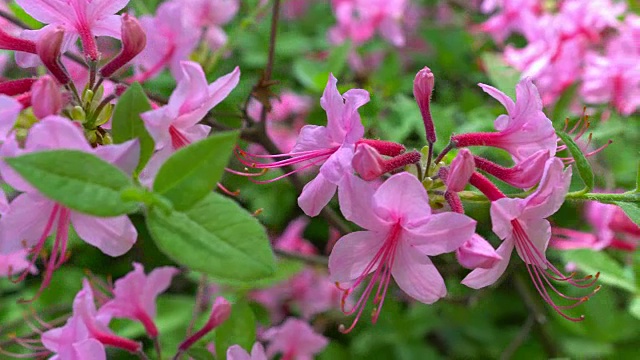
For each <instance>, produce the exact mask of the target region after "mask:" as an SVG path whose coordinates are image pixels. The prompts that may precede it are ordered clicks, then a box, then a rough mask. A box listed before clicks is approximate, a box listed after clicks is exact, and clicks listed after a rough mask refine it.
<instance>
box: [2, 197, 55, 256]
mask: <svg viewBox="0 0 640 360" xmlns="http://www.w3.org/2000/svg"><path fill="white" fill-rule="evenodd" d="M54 205H55V204H54V202H52V201H51V200H49V199H47V198H45V197H43V196H41V195H39V194H37V193H23V194H20V195H18V196H17V197H16V198H15V199H13V201H12V202H11V203H10V204H9V211H8V212H7V213H6V214H4V215H3V216H2V218H0V253H3V254H9V253H13V252H15V251H19V250H22V249H24V248H25V246H26V247H31V246H34V245H35V244H36V243H37V242H38V240H39V239H40V237H42V236H43V232H44V230H45V228H46V225H47V223H48V222H49V221H50V220H51V219H50V217H51V214H52V212H53V207H54ZM49 233H51V231H49ZM46 235H49V234H46ZM23 241H24V244H23Z"/></svg>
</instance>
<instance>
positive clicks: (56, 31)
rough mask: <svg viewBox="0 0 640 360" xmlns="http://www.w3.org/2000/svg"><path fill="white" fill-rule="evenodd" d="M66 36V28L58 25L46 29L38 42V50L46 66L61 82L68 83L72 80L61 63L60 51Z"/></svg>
mask: <svg viewBox="0 0 640 360" xmlns="http://www.w3.org/2000/svg"><path fill="white" fill-rule="evenodd" d="M63 38H64V28H63V27H62V26H56V27H53V28H49V29H47V30H44V32H43V34H42V35H40V38H39V39H38V42H37V43H36V51H37V53H38V56H39V57H40V60H42V63H43V64H44V66H45V67H46V68H47V69H48V70H49V72H51V74H52V75H53V77H55V78H56V80H58V82H59V83H60V84H63V85H65V84H68V83H69V81H71V78H69V74H67V71H66V70H65V69H64V68H63V67H62V64H61V63H60V51H61V49H62V41H63Z"/></svg>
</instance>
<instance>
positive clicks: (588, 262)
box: [563, 249, 637, 292]
mask: <svg viewBox="0 0 640 360" xmlns="http://www.w3.org/2000/svg"><path fill="white" fill-rule="evenodd" d="M563 256H564V258H565V259H566V261H571V262H573V263H575V264H576V265H577V266H578V268H579V269H581V270H582V271H584V272H586V273H588V274H592V275H595V274H596V273H598V272H599V273H600V278H599V280H600V281H601V282H602V283H605V284H609V285H612V286H615V287H618V288H621V289H624V290H627V291H630V292H636V291H637V287H636V284H635V282H634V281H633V279H632V278H629V275H628V274H627V273H626V272H625V270H624V269H623V268H622V267H621V266H620V264H618V262H616V260H614V259H613V258H611V257H610V256H609V255H607V254H606V253H605V252H598V251H593V250H591V249H577V250H570V251H565V252H564V253H563Z"/></svg>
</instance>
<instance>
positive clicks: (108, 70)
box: [100, 14, 147, 77]
mask: <svg viewBox="0 0 640 360" xmlns="http://www.w3.org/2000/svg"><path fill="white" fill-rule="evenodd" d="M121 20H122V50H120V53H119V54H118V55H116V57H114V58H113V59H112V60H111V61H110V62H109V63H108V64H106V65H105V66H103V67H102V69H100V75H102V77H109V76H111V75H113V73H114V72H116V71H117V70H118V69H120V68H121V67H123V66H124V65H126V64H127V63H128V62H129V61H131V60H133V58H135V57H136V56H137V55H138V54H140V52H142V50H144V48H145V46H147V35H146V34H145V33H144V29H142V25H140V22H139V21H138V19H136V18H135V17H133V16H130V15H129V14H124V15H122V17H121Z"/></svg>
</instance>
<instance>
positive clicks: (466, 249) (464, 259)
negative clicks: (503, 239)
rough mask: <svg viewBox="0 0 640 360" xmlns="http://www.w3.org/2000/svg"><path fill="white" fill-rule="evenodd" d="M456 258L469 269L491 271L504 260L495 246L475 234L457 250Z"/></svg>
mask: <svg viewBox="0 0 640 360" xmlns="http://www.w3.org/2000/svg"><path fill="white" fill-rule="evenodd" d="M456 258H457V259H458V262H459V263H460V265H462V266H463V267H465V268H467V269H476V268H481V269H490V268H492V267H493V266H494V265H495V264H496V263H497V262H498V261H500V260H502V256H500V255H499V254H498V253H497V252H496V251H495V249H494V248H493V246H491V244H489V243H488V242H487V240H485V239H483V238H482V236H480V235H478V234H473V236H472V237H471V239H469V240H467V241H466V242H465V243H464V244H462V246H460V247H459V248H458V249H456Z"/></svg>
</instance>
